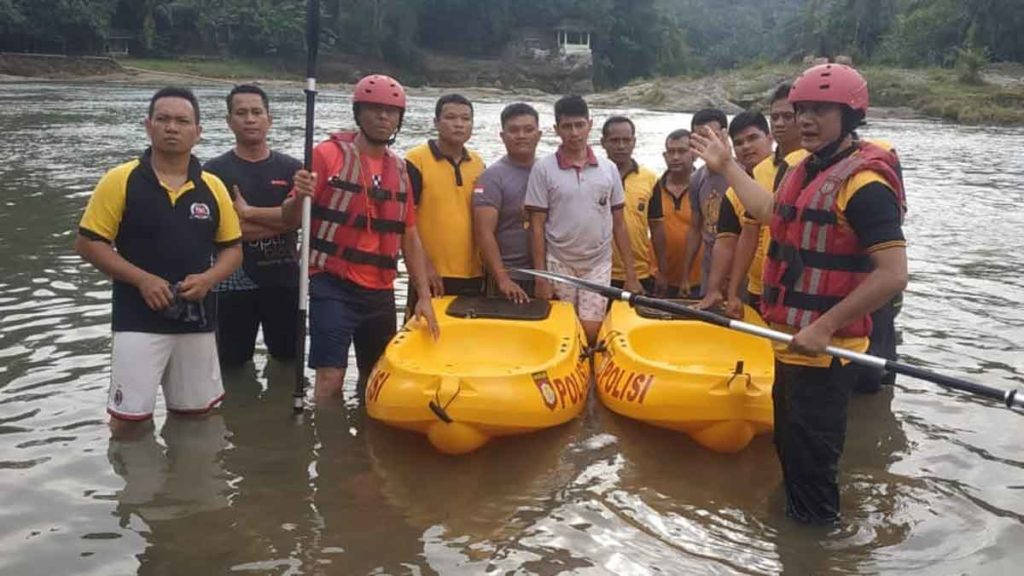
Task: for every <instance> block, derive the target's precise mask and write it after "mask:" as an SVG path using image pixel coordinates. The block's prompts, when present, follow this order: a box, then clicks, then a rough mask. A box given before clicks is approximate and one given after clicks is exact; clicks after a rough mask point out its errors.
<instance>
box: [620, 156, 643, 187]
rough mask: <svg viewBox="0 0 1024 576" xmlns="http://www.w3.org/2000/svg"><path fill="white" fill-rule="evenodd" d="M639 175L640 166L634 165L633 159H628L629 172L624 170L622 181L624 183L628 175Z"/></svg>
mask: <svg viewBox="0 0 1024 576" xmlns="http://www.w3.org/2000/svg"><path fill="white" fill-rule="evenodd" d="M639 173H640V165H639V164H637V163H636V160H634V159H633V158H630V159H629V170H626V173H625V174H623V175H622V181H623V182H625V181H626V178H629V175H630V174H639Z"/></svg>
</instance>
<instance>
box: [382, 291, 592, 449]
mask: <svg viewBox="0 0 1024 576" xmlns="http://www.w3.org/2000/svg"><path fill="white" fill-rule="evenodd" d="M433 305H434V313H435V315H436V316H437V321H438V324H439V325H440V328H441V337H440V339H438V340H437V341H434V340H433V339H431V337H430V334H429V332H428V331H427V330H426V329H424V328H423V327H422V326H419V325H418V324H417V321H416V320H415V319H413V320H411V321H410V322H409V323H408V324H406V325H405V327H403V328H402V329H401V330H400V331H399V332H398V334H397V335H395V337H394V338H393V339H392V340H391V343H389V344H388V347H387V349H386V350H385V351H384V355H383V356H382V357H381V359H380V360H379V361H378V362H377V365H376V366H375V367H374V369H373V372H372V373H371V374H370V376H369V379H368V381H367V385H366V410H367V413H368V414H369V415H370V417H372V418H375V419H377V420H380V421H382V422H384V423H386V424H389V425H392V426H396V427H399V428H405V429H407V430H413V431H416V432H420V433H422V434H426V436H427V438H428V439H429V440H430V443H431V444H433V445H434V447H435V448H437V449H438V450H440V451H441V452H445V453H448V454H463V453H466V452H471V451H473V450H476V449H477V448H479V447H480V446H482V445H484V444H485V443H486V442H487V441H488V440H490V439H491V438H493V437H495V436H508V435H511V434H522V433H525V432H531V431H533V430H539V429H542V428H549V427H552V426H557V425H559V424H563V423H565V422H567V421H569V420H572V419H573V418H575V417H576V416H577V415H579V413H580V412H581V411H582V410H583V406H584V404H585V403H586V400H587V395H588V392H589V385H590V384H589V383H590V363H589V362H587V361H586V359H585V358H583V356H582V354H583V350H584V346H585V343H586V336H585V335H584V333H583V329H582V327H581V326H580V323H579V321H578V320H577V319H576V313H575V311H574V310H573V307H572V305H571V304H567V303H564V302H547V301H544V300H533V301H531V302H529V303H526V304H513V303H511V302H508V301H506V300H499V299H490V298H482V297H466V296H459V297H450V296H449V297H444V298H435V299H434V301H433Z"/></svg>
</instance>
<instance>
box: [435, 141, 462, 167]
mask: <svg viewBox="0 0 1024 576" xmlns="http://www.w3.org/2000/svg"><path fill="white" fill-rule="evenodd" d="M427 146H429V147H430V153H431V154H432V155H433V156H434V160H447V161H448V163H449V164H451V165H452V166H455V165H456V164H462V163H463V162H468V161H469V150H467V149H466V147H465V146H463V147H462V157H461V158H459V161H458V162H456V161H455V159H454V158H449V157H448V156H445V155H444V152H441V148H440V147H439V146H438V145H437V140H434V139H430V140H427Z"/></svg>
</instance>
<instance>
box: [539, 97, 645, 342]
mask: <svg viewBox="0 0 1024 576" xmlns="http://www.w3.org/2000/svg"><path fill="white" fill-rule="evenodd" d="M592 125H593V123H592V121H591V119H590V109H589V108H588V107H587V103H586V101H584V100H583V98H581V97H579V96H565V97H563V98H561V99H559V100H558V101H557V102H555V132H556V133H558V137H559V138H560V139H561V140H562V145H561V146H559V148H558V150H557V151H556V152H555V153H554V154H551V155H550V156H547V157H545V158H541V159H540V160H538V161H537V162H536V163H535V164H534V166H533V170H531V171H530V179H529V181H528V183H527V186H526V200H525V202H526V209H527V210H528V211H529V212H530V248H531V250H530V252H531V256H532V258H533V267H534V269H536V270H550V271H552V272H560V273H562V274H568V275H570V276H575V277H577V278H582V279H584V280H589V281H591V282H596V283H598V284H605V285H607V284H610V283H611V275H612V242H613V241H614V243H615V246H617V247H618V248H619V253H620V254H622V256H623V264H624V272H625V275H626V280H625V288H626V290H629V291H630V292H636V293H642V292H643V288H642V287H641V286H640V282H639V281H638V280H637V277H636V265H635V263H634V262H633V251H632V250H631V249H630V246H629V232H628V231H627V230H626V220H625V218H624V217H623V216H622V208H623V206H625V197H624V193H623V190H622V179H621V177H620V176H619V170H618V168H616V167H615V164H613V163H611V162H610V161H609V160H606V159H604V158H598V157H597V156H596V155H595V154H594V150H593V149H591V147H590V145H589V144H588V143H587V137H588V136H589V135H590V129H591V127H592ZM535 291H536V295H537V297H538V298H545V299H549V298H551V297H552V296H557V297H558V299H559V300H563V301H566V302H571V303H572V304H573V305H574V306H575V307H576V313H577V314H578V315H579V318H580V323H581V324H583V329H584V331H586V333H587V340H588V341H589V342H590V345H591V346H593V345H594V343H595V342H596V341H597V332H598V330H599V329H600V328H601V321H602V320H603V319H604V314H605V310H606V308H607V306H608V301H607V299H605V298H604V297H603V296H601V295H600V294H595V293H593V292H589V291H586V290H577V289H576V288H573V287H571V286H567V285H565V284H562V283H559V284H557V285H556V286H554V287H552V286H551V284H550V283H549V282H547V281H546V280H544V279H541V278H538V279H537V280H536V287H535Z"/></svg>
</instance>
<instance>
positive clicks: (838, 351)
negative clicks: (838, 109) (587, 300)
mask: <svg viewBox="0 0 1024 576" xmlns="http://www.w3.org/2000/svg"><path fill="white" fill-rule="evenodd" d="M520 271H521V272H525V273H527V274H531V275H533V276H537V277H539V278H545V279H547V280H553V281H555V282H563V283H566V284H572V285H575V286H577V287H579V288H583V289H586V290H591V291H593V292H597V293H599V294H601V295H603V296H606V297H608V298H612V299H614V300H622V301H624V302H628V303H629V304H630V305H632V306H646V307H648V308H654V309H656V310H663V311H665V312H670V313H674V314H678V315H680V316H686V317H689V318H694V319H696V320H701V321H703V322H707V323H710V324H714V325H716V326H721V327H723V328H729V329H731V330H736V331H738V332H743V333H746V334H750V335H753V336H760V337H761V338H767V339H769V340H774V341H776V342H782V343H784V344H789V343H790V342H792V341H793V335H792V334H787V333H785V332H779V331H778V330H772V329H770V328H765V327H764V326H758V325H756V324H749V323H747V322H742V321H740V320H733V319H732V318H728V317H725V316H722V315H720V314H715V313H714V312H709V311H707V310H699V309H697V308H691V307H690V306H684V305H683V304H678V303H676V302H669V301H667V300H660V299H657V298H651V297H649V296H643V295H640V294H633V293H632V292H627V291H625V290H620V289H618V288H615V287H613V286H605V285H601V284H594V283H593V282H588V281H586V280H580V279H579V278H573V277H571V276H566V275H564V274H557V273H554V272H547V271H539V270H526V269H523V270H520ZM825 353H826V354H830V355H832V356H835V357H837V358H841V359H843V360H849V361H851V362H855V363H857V364H862V365H865V366H871V367H874V368H880V369H882V370H887V371H890V372H895V373H897V374H904V375H906V376H912V377H914V378H918V379H921V380H925V381H927V382H932V383H935V384H939V385H941V386H945V387H947V388H952V389H954V390H960V391H963V392H970V393H971V394H977V395H978V396H983V397H985V398H989V399H992V400H998V401H1000V402H1002V403H1003V404H1005V405H1006V407H1007V408H1014V407H1016V408H1024V397H1018V394H1017V390H1002V389H999V388H993V387H991V386H985V385H984V384H978V383H977V382H971V381H969V380H964V379H962V378H955V377H953V376H946V375H944V374H938V373H935V372H932V371H931V370H925V369H924V368H919V367H917V366H911V365H909V364H904V363H902V362H896V361H895V360H887V359H885V358H879V357H878V356H872V355H871V354H863V353H860V352H854V351H853V350H847V349H845V348H837V347H835V346H827V347H826V348H825Z"/></svg>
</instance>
